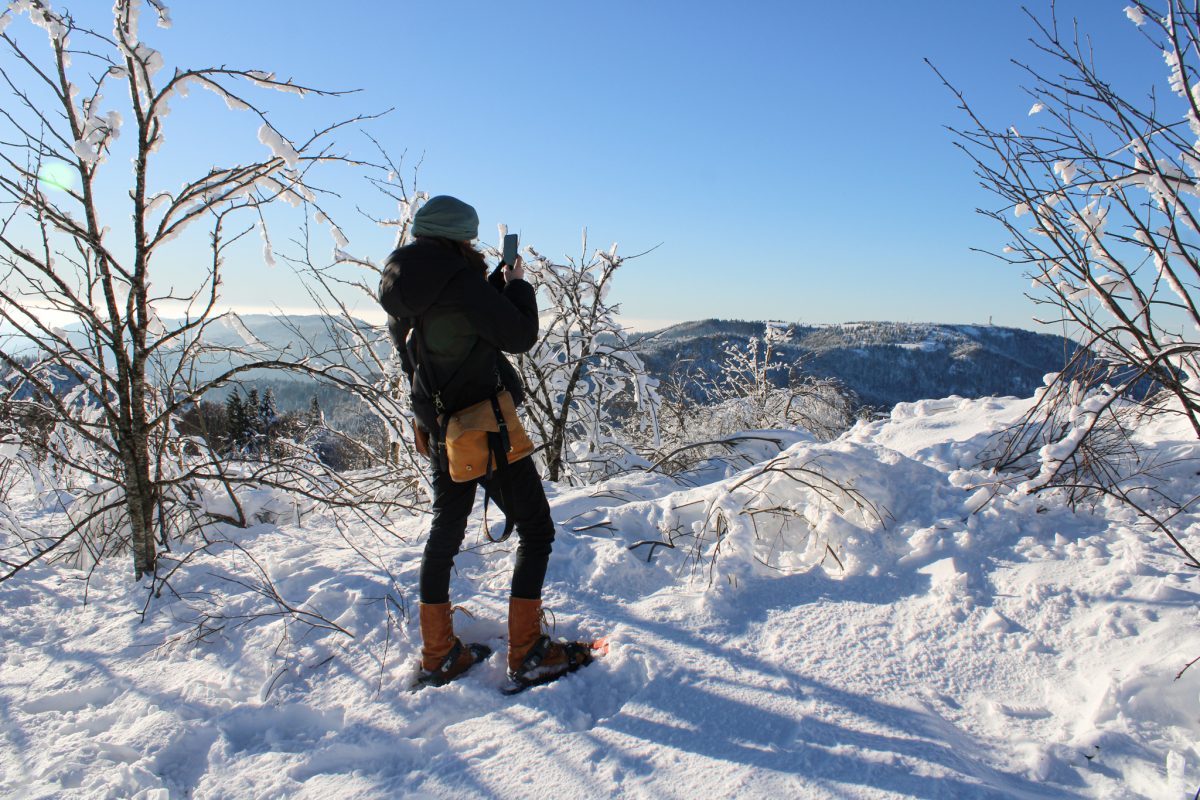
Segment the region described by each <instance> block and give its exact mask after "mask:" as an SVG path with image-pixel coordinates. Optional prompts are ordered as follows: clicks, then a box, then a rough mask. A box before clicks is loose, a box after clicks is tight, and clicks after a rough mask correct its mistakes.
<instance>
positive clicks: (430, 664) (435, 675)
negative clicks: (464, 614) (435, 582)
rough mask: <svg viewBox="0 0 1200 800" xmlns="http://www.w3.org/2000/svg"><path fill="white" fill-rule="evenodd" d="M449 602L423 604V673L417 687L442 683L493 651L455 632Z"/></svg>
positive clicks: (452, 613) (418, 679)
mask: <svg viewBox="0 0 1200 800" xmlns="http://www.w3.org/2000/svg"><path fill="white" fill-rule="evenodd" d="M453 616H454V609H453V607H451V605H450V604H449V603H421V674H420V675H418V676H417V685H418V686H441V685H442V684H445V683H449V682H450V681H452V680H454V679H455V678H457V677H458V676H459V675H462V674H463V673H464V672H466V671H467V670H468V669H470V668H471V667H472V666H473V665H474V664H476V663H478V662H480V661H482V660H483V659H485V658H487V657H488V656H489V655H491V654H492V649H491V648H490V647H488V646H487V645H482V644H471V645H464V644H463V643H462V642H461V641H460V640H459V638H458V637H457V636H455V635H454V622H453Z"/></svg>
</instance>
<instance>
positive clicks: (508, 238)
mask: <svg viewBox="0 0 1200 800" xmlns="http://www.w3.org/2000/svg"><path fill="white" fill-rule="evenodd" d="M502 258H503V259H504V263H505V264H507V265H508V266H510V267H512V266H515V265H516V263H517V234H515V233H508V234H505V236H504V255H503V256H502Z"/></svg>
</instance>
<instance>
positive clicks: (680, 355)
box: [636, 319, 1079, 408]
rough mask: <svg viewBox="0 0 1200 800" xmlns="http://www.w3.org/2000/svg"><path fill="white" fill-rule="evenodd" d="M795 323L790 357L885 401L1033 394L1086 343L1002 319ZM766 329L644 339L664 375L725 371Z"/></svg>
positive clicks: (878, 402) (726, 324)
mask: <svg viewBox="0 0 1200 800" xmlns="http://www.w3.org/2000/svg"><path fill="white" fill-rule="evenodd" d="M791 329H792V337H791V341H790V342H785V343H781V344H779V345H778V346H777V350H778V352H779V353H780V355H781V357H782V358H783V360H785V361H788V362H791V363H799V364H802V365H803V368H804V370H805V371H806V372H808V373H809V374H812V375H815V376H818V377H831V378H837V379H839V380H841V381H842V382H844V383H845V384H846V385H847V386H849V387H850V388H851V389H853V390H854V391H855V392H857V393H858V395H859V397H860V398H861V399H862V400H863V402H864V403H867V404H868V405H872V406H876V407H882V408H890V407H891V406H893V405H895V404H896V403H900V402H912V401H915V400H923V399H927V398H933V397H945V396H947V395H952V394H956V395H960V396H962V397H985V396H1006V395H1015V396H1018V397H1023V396H1029V395H1031V394H1033V392H1034V391H1035V390H1036V389H1037V387H1039V386H1041V385H1042V379H1043V377H1044V376H1045V375H1046V373H1048V372H1057V371H1059V370H1061V369H1063V367H1064V366H1065V365H1066V363H1067V361H1068V359H1069V358H1070V356H1071V355H1072V354H1073V353H1074V352H1075V351H1076V349H1077V348H1078V347H1079V345H1078V344H1077V343H1075V342H1073V341H1071V340H1070V339H1067V338H1065V337H1062V336H1054V335H1051V334H1045V333H1037V332H1034V331H1028V330H1023V329H1021V328H1005V327H997V326H992V325H948V324H935V323H905V322H850V323H843V324H840V325H802V324H795V325H792V326H791ZM765 332H766V323H765V322H757V321H741V320H720V319H707V320H698V321H694V322H683V323H680V324H678V325H672V326H670V327H668V328H663V329H662V330H658V331H653V332H650V333H646V334H641V335H639V336H638V337H636V338H637V339H638V340H639V341H640V344H641V350H640V352H641V354H642V358H643V359H644V360H645V362H646V365H647V366H648V367H649V368H650V370H651V371H652V372H653V373H655V374H656V375H658V376H659V377H662V376H664V375H667V374H668V373H669V372H670V370H671V369H672V368H673V367H674V366H675V365H676V364H679V363H682V362H684V361H687V360H692V361H694V363H695V364H696V365H697V366H701V367H703V368H705V369H708V370H715V369H717V368H718V367H719V366H720V364H721V362H722V360H723V358H724V348H725V346H726V344H728V343H740V342H745V341H747V340H748V339H749V338H751V337H754V336H763V335H764V334H765Z"/></svg>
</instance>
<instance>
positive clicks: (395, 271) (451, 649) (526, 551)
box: [379, 195, 591, 688]
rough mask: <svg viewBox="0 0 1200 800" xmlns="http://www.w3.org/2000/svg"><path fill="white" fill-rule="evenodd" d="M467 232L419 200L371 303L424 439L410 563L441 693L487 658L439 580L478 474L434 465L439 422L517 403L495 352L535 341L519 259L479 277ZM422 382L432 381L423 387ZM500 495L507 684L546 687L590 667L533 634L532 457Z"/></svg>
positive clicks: (423, 677) (482, 481)
mask: <svg viewBox="0 0 1200 800" xmlns="http://www.w3.org/2000/svg"><path fill="white" fill-rule="evenodd" d="M478 233H479V217H478V215H477V214H476V212H475V209H474V208H472V207H471V206H469V205H468V204H466V203H464V202H462V201H461V200H458V199H457V198H454V197H450V196H447V195H441V196H438V197H433V198H431V199H429V200H428V201H427V202H426V203H425V204H424V205H423V206H422V207H421V208H420V210H418V211H417V213H416V215H415V216H414V217H413V224H412V234H413V237H414V239H415V241H414V242H413V243H412V244H409V245H406V246H404V247H401V248H398V249H396V250H395V251H393V252H392V254H391V255H390V256H388V259H387V264H386V267H385V269H384V273H383V278H382V280H381V281H380V284H379V302H380V305H382V306H383V308H384V310H385V311H386V312H387V314H388V329H389V331H390V332H391V336H392V342H393V345H394V346H395V347H396V350H397V353H398V355H399V357H400V361H401V365H402V368H403V369H404V371H405V373H406V374H407V375H408V378H409V384H410V386H411V387H412V396H411V400H412V408H413V413H414V416H415V417H416V424H417V427H418V429H419V430H418V438H425V437H427V438H428V441H429V460H430V469H431V472H432V484H433V522H432V525H431V526H430V530H429V540H428V542H427V543H426V545H425V551H424V557H423V558H422V561H421V577H420V599H421V603H420V628H421V640H422V647H421V672H420V675H419V676H418V679H417V682H418V684H419V685H442V684H444V683H447V682H449V681H451V680H453V679H454V678H456V677H458V676H460V675H462V674H463V673H464V672H466V671H467V670H468V669H470V667H471V666H472V665H474V664H476V663H478V662H479V661H481V660H483V659H485V658H487V657H488V656H489V655H490V654H491V650H490V649H489V648H488V647H486V646H485V645H482V644H467V645H464V644H463V643H462V642H461V641H460V640H459V639H458V637H457V636H455V635H454V628H453V620H452V616H453V608H452V606H451V604H450V574H451V570H452V568H453V565H454V557H455V555H457V553H458V551H459V548H460V546H461V545H462V541H463V537H464V535H465V533H466V527H467V518H468V516H469V515H470V513H471V507H472V505H473V504H474V502H475V489H476V487H477V486H479V485H485V486H486V484H487V479H486V478H483V477H481V478H479V479H476V480H474V481H470V482H467V483H455V482H454V481H453V480H451V478H450V474H449V471H448V468H447V465H446V462H445V452H444V441H439V436H438V435H437V432H438V431H444V430H445V427H444V426H445V422H446V420H447V419H448V418H449V416H450V415H451V414H453V413H454V412H456V411H460V410H462V409H464V408H467V407H468V406H471V405H473V404H475V403H478V402H480V401H482V400H486V399H488V398H489V397H492V396H494V395H495V393H496V392H497V391H498V390H499V389H501V388H503V389H507V390H508V392H509V393H510V394H511V395H512V398H513V401H514V403H515V404H516V405H518V406H519V405H520V404H521V402H522V401H523V400H524V398H525V390H524V387H523V386H522V385H521V380H520V377H519V376H518V375H517V372H516V370H515V369H513V367H512V365H511V364H510V363H509V361H508V359H507V358H506V357H505V356H504V354H505V353H524V352H528V351H529V350H530V349H531V348H532V347H533V346H534V344H535V343H536V342H537V336H538V310H537V297H536V293H535V290H534V288H533V286H532V285H530V284H529V283H528V282H527V281H526V280H525V270H524V266H523V264H522V262H521V259H520V257H518V258H517V259H516V263H515V264H502V265H501V266H502V268H497V269H496V270H495V271H493V272H492V274H491V275H490V276H489V275H488V267H487V264H486V263H485V262H484V258H483V255H482V254H481V253H480V252H479V251H477V250H476V249H475V248H474V247H472V245H471V242H472V241H473V240H474V239H475V238H476V237H477V236H478ZM430 384H433V385H432V386H431V385H430ZM508 472H509V475H510V476H511V489H508V488H506V491H505V493H504V495H503V496H496V497H495V499H496V500H497V503H498V504H500V505H501V509H502V510H503V511H504V513H505V514H506V515H507V516H508V517H509V519H511V520H513V521H514V522H515V524H516V530H517V536H518V538H519V544H518V546H517V557H516V565H515V568H514V569H513V577H512V589H511V597H510V598H509V611H508V677H509V680H510V682H511V683H512V684H513V685H514V686H516V687H518V688H523V687H524V686H528V685H532V684H533V683H542V682H545V681H546V680H552V679H553V678H556V677H558V676H560V675H562V674H565V673H566V672H569V671H571V670H573V669H576V668H577V667H579V666H582V665H583V664H586V663H588V662H589V661H590V660H591V655H590V651H589V648H588V646H587V645H583V644H580V643H574V642H571V643H569V642H556V641H553V640H551V639H550V637H548V636H546V635H544V634H543V633H542V627H541V620H542V614H541V603H542V601H541V596H542V583H543V581H544V580H545V576H546V566H547V563H548V561H549V558H550V549H551V545H552V543H553V541H554V522H553V521H552V520H551V518H550V505H549V503H548V502H547V501H546V493H545V490H544V489H543V487H542V481H541V478H540V476H539V475H538V473H537V469H536V468H535V466H534V464H533V459H531V458H524V459H521V460H520V461H516V462H513V463H512V464H510V465H509V467H508Z"/></svg>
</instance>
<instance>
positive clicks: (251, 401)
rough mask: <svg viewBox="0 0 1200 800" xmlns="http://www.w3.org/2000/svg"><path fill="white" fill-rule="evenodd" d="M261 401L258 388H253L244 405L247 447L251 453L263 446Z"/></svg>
mask: <svg viewBox="0 0 1200 800" xmlns="http://www.w3.org/2000/svg"><path fill="white" fill-rule="evenodd" d="M260 404H261V401H260V400H259V397H258V389H251V390H250V393H249V394H247V395H246V402H245V405H244V406H243V407H244V409H245V414H246V442H245V444H246V449H247V450H248V451H249V452H251V453H257V452H258V451H259V450H260V449H261V447H262V440H263V426H262V416H261V415H260V414H259V407H260Z"/></svg>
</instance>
